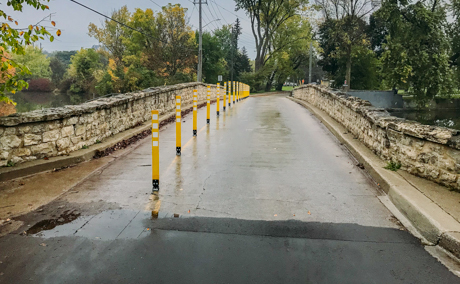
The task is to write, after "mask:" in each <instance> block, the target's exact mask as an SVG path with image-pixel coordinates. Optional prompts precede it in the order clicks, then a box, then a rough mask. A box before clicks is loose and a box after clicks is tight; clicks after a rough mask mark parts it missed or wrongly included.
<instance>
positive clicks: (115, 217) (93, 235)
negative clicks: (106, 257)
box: [27, 209, 173, 240]
mask: <svg viewBox="0 0 460 284" xmlns="http://www.w3.org/2000/svg"><path fill="white" fill-rule="evenodd" d="M169 217H170V218H173V216H167V215H166V214H165V213H159V214H158V216H157V217H156V218H169ZM156 218H154V217H153V216H152V212H148V211H147V212H146V211H134V210H124V209H122V210H109V211H104V212H101V213H99V214H97V215H90V216H81V215H80V214H79V213H73V212H70V213H69V212H67V213H64V214H63V215H61V216H60V217H58V218H56V219H49V220H43V221H40V222H38V223H37V224H35V225H34V226H33V227H31V228H30V229H29V230H27V235H32V236H35V237H42V238H54V237H71V236H76V237H85V238H89V239H94V240H115V239H137V238H143V237H146V236H148V235H149V234H150V233H151V230H150V228H149V224H150V223H149V222H151V220H152V219H156Z"/></svg>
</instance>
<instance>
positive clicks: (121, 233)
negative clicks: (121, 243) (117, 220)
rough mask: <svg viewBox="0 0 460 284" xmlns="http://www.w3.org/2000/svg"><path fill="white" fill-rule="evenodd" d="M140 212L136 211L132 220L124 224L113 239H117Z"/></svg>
mask: <svg viewBox="0 0 460 284" xmlns="http://www.w3.org/2000/svg"><path fill="white" fill-rule="evenodd" d="M140 212H141V211H137V213H136V215H134V217H133V218H131V220H129V222H128V224H126V226H125V227H124V228H123V230H121V232H120V233H119V234H118V235H117V236H116V237H115V239H117V238H118V237H119V236H120V235H121V234H122V233H123V232H124V231H125V230H126V228H127V227H128V226H129V225H130V224H131V222H132V221H133V220H134V218H136V217H137V215H139V213H140Z"/></svg>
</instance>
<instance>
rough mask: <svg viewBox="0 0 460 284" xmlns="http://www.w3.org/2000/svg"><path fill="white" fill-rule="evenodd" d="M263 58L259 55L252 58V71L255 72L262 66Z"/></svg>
mask: <svg viewBox="0 0 460 284" xmlns="http://www.w3.org/2000/svg"><path fill="white" fill-rule="evenodd" d="M263 64H264V59H263V58H262V57H261V56H257V57H256V59H255V60H254V71H255V72H257V71H259V70H260V68H262V67H263Z"/></svg>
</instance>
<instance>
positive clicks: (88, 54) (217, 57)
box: [0, 0, 460, 115]
mask: <svg viewBox="0 0 460 284" xmlns="http://www.w3.org/2000/svg"><path fill="white" fill-rule="evenodd" d="M234 1H235V4H236V9H237V10H240V11H243V12H245V13H246V15H247V16H248V19H249V21H250V22H251V31H250V33H252V35H253V37H254V43H255V58H254V60H250V59H249V56H248V52H247V50H246V48H245V47H244V46H239V45H238V43H239V42H240V41H239V39H240V36H241V34H242V28H241V23H240V21H239V20H238V19H236V21H235V22H234V23H233V24H231V25H223V26H220V27H216V28H215V29H214V30H212V31H205V32H204V33H203V81H204V82H206V83H217V80H218V79H217V78H218V75H222V76H223V80H224V81H228V80H231V79H233V80H235V81H241V82H244V83H246V84H248V85H250V86H251V92H253V93H254V92H267V91H271V90H277V91H281V90H288V89H290V87H288V86H285V85H284V84H285V83H286V82H291V83H296V84H297V83H299V81H303V80H304V81H307V78H308V69H309V62H310V53H311V52H312V58H313V70H312V78H313V81H314V82H319V81H320V80H321V79H327V80H330V81H331V82H332V86H333V87H337V88H341V87H343V85H344V83H345V82H346V83H347V85H346V86H347V87H346V88H351V89H357V90H359V89H374V90H379V89H380V90H398V91H399V92H400V93H403V94H404V95H406V96H408V97H411V98H413V99H414V100H415V101H416V102H417V103H418V104H419V105H421V106H422V105H426V103H427V102H428V101H430V100H432V99H433V98H436V97H457V96H459V95H458V85H459V84H460V70H459V68H458V65H459V63H460V61H459V60H460V36H459V35H460V24H459V23H460V21H459V19H460V0H451V1H450V2H446V1H434V2H433V1H415V2H414V1H412V2H407V1H396V2H395V1H388V0H384V1H381V2H379V3H378V5H375V3H374V2H371V0H354V1H353V2H351V0H344V1H334V0H315V2H314V3H313V2H309V1H307V0H264V1H254V0H234ZM47 2H48V0H9V1H7V4H8V5H11V6H12V7H14V9H15V10H16V11H22V9H23V6H32V7H34V8H36V9H41V10H46V9H48V6H47V5H45V4H44V3H47ZM352 4H353V5H352ZM187 13H188V11H187V9H185V8H184V7H182V6H181V5H180V4H168V5H165V6H164V7H162V8H161V9H159V10H157V11H154V10H152V9H145V10H142V9H135V10H134V11H129V10H128V8H127V7H126V6H125V7H122V8H120V9H119V10H115V11H113V12H112V14H111V15H110V16H111V17H112V18H113V19H114V20H116V21H117V22H119V23H121V24H119V23H117V22H114V21H111V20H109V19H107V20H105V21H104V22H102V23H100V24H94V23H91V24H90V25H89V27H88V34H89V35H90V36H91V37H93V38H95V39H97V40H98V41H99V44H98V45H97V46H94V47H93V48H84V49H81V50H76V51H59V52H54V53H47V52H45V51H43V50H41V49H40V48H38V47H34V43H37V42H38V41H40V40H49V41H53V40H54V37H55V36H59V35H60V34H61V31H60V30H58V29H57V28H56V27H55V26H56V23H55V22H54V21H52V15H50V17H48V18H46V19H45V20H43V21H42V22H40V23H38V24H30V23H18V22H17V21H15V19H13V18H11V17H10V16H9V15H6V14H5V13H4V12H3V11H1V10H0V16H2V17H3V19H4V22H3V23H2V29H1V36H2V41H1V44H0V48H1V53H0V54H2V64H1V69H0V76H1V78H0V101H1V102H2V103H3V105H0V115H2V114H3V115H4V114H9V113H12V112H14V109H15V108H14V102H13V101H12V100H11V98H10V97H11V96H8V95H9V94H11V93H15V92H17V91H20V90H25V91H34V92H51V91H54V92H59V93H65V94H67V95H68V96H69V99H68V101H70V102H71V103H80V102H84V101H86V100H88V99H90V98H94V97H98V96H104V95H108V94H112V93H125V92H130V91H136V90H141V89H145V88H149V87H155V86H162V85H171V84H177V83H183V82H191V81H196V71H197V70H196V69H197V60H198V58H197V54H198V33H197V31H196V30H194V29H193V28H192V26H191V25H190V24H189V23H188V20H187V19H188V16H187ZM318 13H319V14H320V15H321V17H318V16H317V15H318ZM45 26H46V27H45ZM128 27H131V28H132V29H130V28H128ZM35 46H36V45H35Z"/></svg>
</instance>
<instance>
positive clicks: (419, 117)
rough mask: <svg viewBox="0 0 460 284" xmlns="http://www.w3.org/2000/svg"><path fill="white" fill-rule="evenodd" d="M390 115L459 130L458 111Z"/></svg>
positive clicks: (402, 112) (430, 111) (459, 112)
mask: <svg viewBox="0 0 460 284" xmlns="http://www.w3.org/2000/svg"><path fill="white" fill-rule="evenodd" d="M390 114H391V115H394V116H397V117H402V118H405V119H408V120H414V121H418V122H420V123H422V124H428V125H436V126H443V127H448V128H453V129H458V130H460V110H455V109H438V110H395V111H390Z"/></svg>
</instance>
